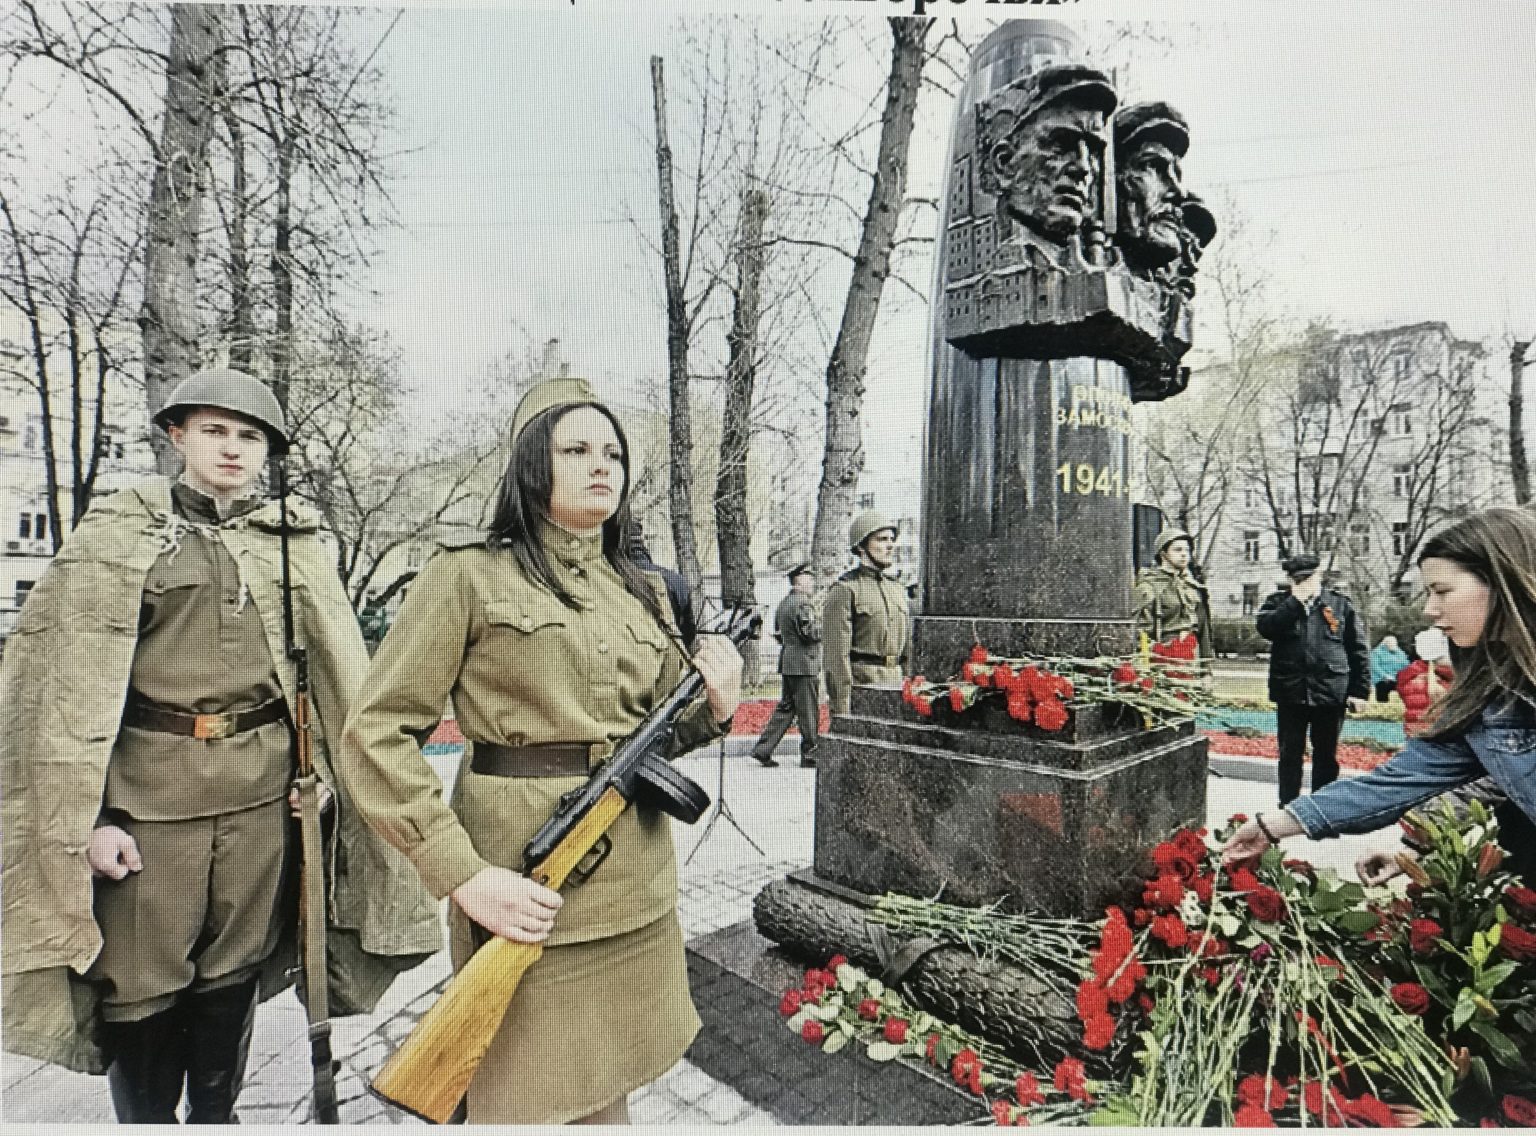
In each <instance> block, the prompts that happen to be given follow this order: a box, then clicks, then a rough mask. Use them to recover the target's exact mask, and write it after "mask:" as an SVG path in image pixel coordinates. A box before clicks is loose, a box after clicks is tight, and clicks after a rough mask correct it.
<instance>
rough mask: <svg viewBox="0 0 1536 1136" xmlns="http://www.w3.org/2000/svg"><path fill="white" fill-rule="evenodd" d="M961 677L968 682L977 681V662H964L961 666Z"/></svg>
mask: <svg viewBox="0 0 1536 1136" xmlns="http://www.w3.org/2000/svg"><path fill="white" fill-rule="evenodd" d="M960 677H961V678H962V679H963V680H964V681H966V682H975V681H976V664H975V663H962V664H961V666H960Z"/></svg>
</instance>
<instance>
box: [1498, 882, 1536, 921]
mask: <svg viewBox="0 0 1536 1136" xmlns="http://www.w3.org/2000/svg"><path fill="white" fill-rule="evenodd" d="M1504 898H1505V900H1506V901H1508V903H1509V907H1510V911H1511V913H1512V914H1514V915H1516V916H1518V917H1520V918H1522V919H1529V918H1530V917H1531V916H1533V915H1536V891H1532V890H1531V889H1530V888H1528V887H1520V886H1519V885H1516V886H1514V887H1508V888H1505V889H1504Z"/></svg>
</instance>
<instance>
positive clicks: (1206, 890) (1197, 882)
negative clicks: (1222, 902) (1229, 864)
mask: <svg viewBox="0 0 1536 1136" xmlns="http://www.w3.org/2000/svg"><path fill="white" fill-rule="evenodd" d="M1215 887H1216V877H1215V876H1213V875H1212V874H1211V873H1210V872H1201V873H1200V874H1199V875H1198V876H1196V877H1195V878H1194V879H1193V880H1191V881H1190V882H1189V890H1190V891H1192V892H1194V893H1195V898H1196V899H1198V900H1199V901H1200V902H1201V903H1202V904H1205V905H1209V904H1210V902H1211V893H1212V891H1214V890H1215Z"/></svg>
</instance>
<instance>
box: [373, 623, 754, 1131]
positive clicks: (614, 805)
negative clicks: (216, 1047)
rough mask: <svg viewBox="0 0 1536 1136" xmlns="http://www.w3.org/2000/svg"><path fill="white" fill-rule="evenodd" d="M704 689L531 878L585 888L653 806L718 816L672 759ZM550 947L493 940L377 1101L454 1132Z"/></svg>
mask: <svg viewBox="0 0 1536 1136" xmlns="http://www.w3.org/2000/svg"><path fill="white" fill-rule="evenodd" d="M762 621H763V619H762V616H761V615H759V614H758V613H757V612H755V611H752V610H750V609H739V610H735V611H729V612H725V613H723V614H722V615H721V616H720V617H719V618H718V619H717V620H716V621H715V625H714V626H712V627H710V628H708V629H706V630H705V631H704V634H706V635H725V636H727V637H729V638H730V640H731V642H732V643H733V644H735V645H736V646H737V647H738V648H739V647H740V646H741V645H742V644H743V643H745V642H746V641H747V640H748V639H751V638H753V637H754V636H755V635H756V634H757V631H758V628H759V627H760V626H761V624H762ZM703 687H704V679H703V677H702V676H701V675H700V674H699V672H698V671H696V670H690V671H689V672H688V674H687V675H686V676H684V678H683V679H682V681H681V682H679V683H678V685H677V687H676V688H675V689H674V690H673V691H672V693H671V694H669V695H668V696H667V697H666V698H665V699H664V700H663V701H662V702H661V703H660V704H659V705H658V706H657V707H656V708H655V709H654V710H652V711H651V712H650V713H649V714H648V715H646V718H645V720H644V721H643V722H641V723H640V725H639V726H638V727H637V728H636V729H635V732H634V733H632V734H631V735H630V736H629V737H627V738H625V739H624V741H622V742H621V743H619V746H618V748H617V749H615V750H614V752H613V756H612V757H611V758H610V759H609V760H608V761H607V762H606V763H604V764H603V765H601V766H599V767H598V768H597V769H595V770H593V772H592V774H591V776H590V777H588V779H587V783H586V784H585V785H582V786H581V787H579V788H577V789H573V790H571V791H570V792H569V793H566V794H565V795H564V796H563V797H561V798H560V801H559V803H558V804H557V805H556V806H555V811H554V812H553V813H552V814H551V815H550V817H549V819H548V820H547V821H545V822H544V825H543V827H542V828H540V829H539V831H538V832H536V833H534V835H533V839H532V840H530V841H529V842H528V845H527V847H526V848H524V849H523V872H524V874H526V875H527V876H528V877H529V878H530V879H532V880H534V881H535V882H537V883H540V884H543V885H544V886H545V887H548V888H553V889H555V890H556V891H558V890H559V889H560V888H561V887H562V886H563V885H564V884H565V882H566V880H567V879H570V880H572V881H573V882H574V883H577V884H579V883H581V882H582V881H584V880H585V879H587V877H589V876H590V875H591V874H592V873H593V872H594V871H595V870H596V869H597V868H598V866H599V865H601V864H602V862H603V860H605V859H606V858H607V856H608V852H609V851H610V849H611V842H610V841H609V839H608V829H609V827H611V826H612V824H613V822H614V821H615V820H617V819H618V818H619V816H620V815H621V814H622V813H623V812H624V810H625V809H627V808H629V806H630V805H632V804H635V803H640V804H646V805H650V806H652V807H654V808H657V809H660V810H661V811H662V812H664V813H666V814H667V815H668V816H673V817H676V818H677V819H678V820H680V821H682V822H683V823H685V824H692V823H694V822H695V821H696V820H698V819H699V817H701V816H703V815H704V810H705V809H707V808H708V807H709V794H708V793H706V792H705V791H704V790H703V789H702V788H700V787H699V786H698V785H697V784H696V783H694V782H693V781H691V780H690V779H688V778H687V777H685V776H683V774H681V773H679V772H678V771H677V770H676V769H674V768H673V767H672V765H671V764H670V763H669V762H668V761H667V760H666V757H665V754H666V752H667V750H668V749H669V748H670V745H671V742H672V737H673V735H674V734H675V733H676V730H677V720H678V718H679V717H680V716H681V715H682V713H683V711H684V710H686V709H687V708H688V706H689V704H690V703H692V702H693V700H694V698H695V697H696V696H697V695H698V693H699V692H700V691H701V690H702V689H703ZM543 953H544V945H543V944H542V943H515V942H512V941H511V940H510V939H502V938H492V939H491V940H490V941H489V942H488V943H486V944H485V945H484V946H483V947H481V948H480V949H479V950H478V951H476V952H475V954H474V956H473V957H472V958H471V959H470V960H469V962H468V963H466V964H465V965H464V968H463V969H462V970H460V971H459V973H458V974H456V975H454V977H453V980H452V981H451V982H449V984H448V987H447V989H445V990H444V991H443V994H442V997H440V998H439V999H438V1000H437V1001H436V1002H435V1003H433V1005H432V1008H431V1009H430V1010H428V1011H427V1012H426V1014H425V1015H423V1016H422V1019H421V1021H420V1022H418V1023H417V1024H416V1028H415V1029H413V1030H412V1031H411V1033H410V1036H408V1037H407V1038H406V1039H405V1041H404V1043H403V1044H402V1045H401V1046H400V1048H399V1049H397V1050H395V1052H394V1053H393V1054H392V1055H391V1056H390V1058H389V1060H388V1061H387V1062H385V1064H384V1067H383V1068H382V1069H380V1070H379V1072H378V1074H377V1075H376V1076H375V1077H374V1078H373V1083H372V1084H371V1085H370V1086H369V1088H370V1089H371V1090H372V1092H373V1093H374V1095H375V1096H378V1097H380V1098H382V1099H383V1100H386V1101H388V1102H389V1103H390V1104H393V1105H395V1106H397V1107H399V1108H403V1109H405V1110H406V1111H407V1112H410V1113H413V1114H414V1115H416V1116H419V1117H421V1118H422V1119H423V1120H428V1121H431V1122H432V1123H434V1124H444V1123H447V1122H448V1121H449V1118H450V1117H452V1116H453V1114H454V1110H455V1108H456V1107H457V1106H458V1104H459V1101H460V1100H461V1099H462V1098H463V1096H464V1093H465V1092H466V1091H467V1090H468V1088H469V1083H470V1081H471V1080H473V1079H474V1076H475V1070H476V1069H477V1068H479V1065H480V1062H481V1060H482V1059H483V1058H484V1057H485V1053H486V1050H488V1049H489V1048H490V1046H491V1040H492V1038H494V1037H495V1035H496V1031H497V1029H498V1028H500V1026H501V1021H502V1018H504V1017H505V1016H506V1013H507V1007H508V1006H509V1005H511V1003H512V997H513V995H515V994H516V993H517V985H518V983H519V982H520V981H521V980H522V977H523V975H524V974H525V973H526V972H527V970H528V968H529V967H531V966H532V965H533V964H534V963H536V962H538V961H539V958H540V957H541V956H542V955H543Z"/></svg>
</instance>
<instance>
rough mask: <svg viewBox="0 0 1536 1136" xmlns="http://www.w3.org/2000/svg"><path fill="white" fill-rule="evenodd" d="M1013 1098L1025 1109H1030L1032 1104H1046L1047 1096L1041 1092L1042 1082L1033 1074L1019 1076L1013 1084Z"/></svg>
mask: <svg viewBox="0 0 1536 1136" xmlns="http://www.w3.org/2000/svg"><path fill="white" fill-rule="evenodd" d="M1013 1096H1014V1099H1015V1100H1017V1101H1018V1102H1019V1104H1020V1106H1021V1107H1023V1108H1028V1107H1029V1106H1030V1105H1032V1104H1044V1103H1045V1094H1044V1093H1042V1092H1041V1091H1040V1082H1039V1080H1038V1079H1036V1077H1035V1075H1034V1074H1033V1073H1020V1074H1019V1075H1018V1078H1017V1079H1016V1080H1015V1081H1014V1082H1013Z"/></svg>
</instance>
